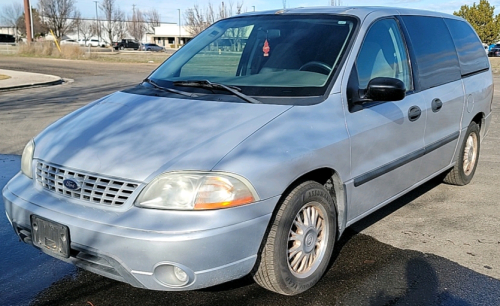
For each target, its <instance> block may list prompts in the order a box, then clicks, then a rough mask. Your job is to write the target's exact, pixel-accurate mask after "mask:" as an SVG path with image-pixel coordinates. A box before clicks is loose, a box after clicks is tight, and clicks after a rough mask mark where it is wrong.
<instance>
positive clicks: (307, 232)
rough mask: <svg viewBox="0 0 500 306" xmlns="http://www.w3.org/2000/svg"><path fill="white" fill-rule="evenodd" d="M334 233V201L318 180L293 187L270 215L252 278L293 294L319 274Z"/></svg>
mask: <svg viewBox="0 0 500 306" xmlns="http://www.w3.org/2000/svg"><path fill="white" fill-rule="evenodd" d="M336 234H337V217H336V213H335V204H334V201H333V199H332V198H331V196H330V194H329V193H328V192H327V190H326V189H325V188H324V187H323V186H322V185H321V184H319V183H317V182H313V181H307V182H304V183H302V184H300V185H298V186H297V187H296V188H294V189H293V190H292V191H291V192H290V193H289V194H288V195H287V196H286V198H285V199H284V200H283V202H282V203H281V206H280V207H279V210H278V212H277V213H276V215H275V216H274V219H273V221H272V224H271V225H270V229H269V232H268V235H267V237H266V240H265V241H264V246H263V249H262V251H261V254H260V258H259V261H258V264H257V268H256V270H255V272H254V280H255V281H256V282H257V283H258V284H259V285H261V286H262V287H264V288H266V289H268V290H271V291H274V292H277V293H280V294H284V295H295V294H298V293H301V292H303V291H306V290H307V289H309V288H311V287H312V286H314V285H315V284H316V283H317V282H318V281H319V279H320V278H321V277H322V276H323V274H324V273H325V271H326V268H327V267H328V262H329V261H330V257H331V255H332V251H333V246H334V243H335V238H336Z"/></svg>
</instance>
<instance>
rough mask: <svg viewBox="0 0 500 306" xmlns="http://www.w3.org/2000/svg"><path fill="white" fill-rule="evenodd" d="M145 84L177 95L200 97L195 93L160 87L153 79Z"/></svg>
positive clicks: (147, 80) (146, 80)
mask: <svg viewBox="0 0 500 306" xmlns="http://www.w3.org/2000/svg"><path fill="white" fill-rule="evenodd" d="M143 82H146V83H148V84H151V85H152V86H153V87H154V88H156V89H159V90H163V91H167V92H171V93H175V94H178V95H182V96H186V97H190V98H195V97H198V95H197V94H194V93H189V92H184V91H180V90H177V89H173V88H167V87H162V86H160V85H158V84H157V83H156V82H155V81H153V80H151V79H144V80H143Z"/></svg>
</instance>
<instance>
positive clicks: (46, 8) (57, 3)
mask: <svg viewBox="0 0 500 306" xmlns="http://www.w3.org/2000/svg"><path fill="white" fill-rule="evenodd" d="M38 5H39V8H40V10H41V11H42V12H43V16H44V20H45V21H46V23H47V25H48V27H49V29H51V30H52V31H54V35H55V36H56V38H57V39H59V40H60V39H61V38H62V37H63V36H64V35H65V34H66V33H67V32H69V31H71V30H72V29H73V28H74V27H75V20H76V19H78V18H79V17H80V14H79V12H78V11H77V10H76V7H75V0H39V2H38Z"/></svg>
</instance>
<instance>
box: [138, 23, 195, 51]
mask: <svg viewBox="0 0 500 306" xmlns="http://www.w3.org/2000/svg"><path fill="white" fill-rule="evenodd" d="M146 35H147V40H148V41H150V42H154V43H156V44H157V45H159V46H163V47H174V46H177V45H180V46H182V45H184V44H186V43H187V42H188V41H190V40H191V39H192V38H193V35H192V34H190V33H189V32H188V31H187V29H186V27H184V26H179V25H178V24H176V23H162V24H160V26H159V27H154V33H147V34H146Z"/></svg>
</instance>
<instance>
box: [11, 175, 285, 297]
mask: <svg viewBox="0 0 500 306" xmlns="http://www.w3.org/2000/svg"><path fill="white" fill-rule="evenodd" d="M3 199H4V203H5V210H6V213H7V217H8V219H9V220H10V222H11V223H12V225H13V228H14V230H15V231H16V233H17V234H18V235H19V237H20V238H21V239H22V240H23V241H25V242H27V243H31V223H30V217H31V215H37V216H40V217H43V218H45V219H48V220H51V221H54V222H57V223H60V224H63V225H65V226H67V227H68V228H69V236H70V242H71V243H70V247H71V256H70V257H69V258H60V259H61V260H64V261H67V262H71V263H74V264H75V265H77V266H79V267H82V268H84V269H86V270H89V271H92V272H94V273H97V274H101V275H104V276H106V277H109V278H113V279H116V280H120V281H123V282H126V283H129V284H131V285H133V286H135V287H142V288H148V289H153V290H192V289H198V288H204V287H209V286H212V285H216V284H220V283H223V282H227V281H230V280H233V279H236V278H240V277H242V276H244V275H246V274H248V273H249V272H250V271H251V270H252V268H253V266H254V265H255V262H256V259H257V253H258V251H259V248H260V246H261V242H262V239H263V237H264V234H265V231H266V229H267V226H268V224H269V221H270V218H271V215H272V211H273V209H274V207H275V205H276V203H277V201H278V197H273V198H271V199H267V200H263V201H260V202H257V203H254V204H249V205H245V206H241V207H235V208H230V209H222V210H215V211H163V210H151V209H142V208H137V207H134V206H133V205H131V203H129V205H128V206H127V207H124V208H121V209H118V210H116V209H110V208H107V207H105V208H102V207H90V206H88V205H87V206H85V205H81V204H80V203H76V202H75V201H73V200H72V199H68V198H64V197H59V196H57V195H55V194H53V193H51V192H48V191H44V190H40V189H38V188H36V186H35V185H34V182H33V180H31V179H29V178H27V177H26V176H24V175H22V174H18V175H16V176H15V177H14V178H13V179H12V180H11V181H10V182H9V183H8V184H7V185H6V187H5V188H4V190H3ZM173 266H175V267H179V268H181V269H183V270H184V271H185V272H186V274H187V275H188V278H189V280H188V281H187V283H186V284H184V285H172V284H171V283H169V282H168V281H165V278H167V279H168V277H170V276H168V275H166V273H167V274H168V273H169V272H168V271H170V270H169V269H168V268H167V269H166V267H173ZM165 271H167V272H165Z"/></svg>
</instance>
